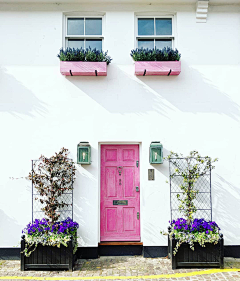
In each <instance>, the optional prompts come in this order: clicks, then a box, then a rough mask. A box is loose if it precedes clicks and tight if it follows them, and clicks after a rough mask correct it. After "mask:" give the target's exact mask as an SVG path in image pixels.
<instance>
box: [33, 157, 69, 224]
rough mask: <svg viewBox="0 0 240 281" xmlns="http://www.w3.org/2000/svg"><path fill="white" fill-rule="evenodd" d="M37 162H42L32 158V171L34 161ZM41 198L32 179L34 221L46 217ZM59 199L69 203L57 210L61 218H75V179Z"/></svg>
mask: <svg viewBox="0 0 240 281" xmlns="http://www.w3.org/2000/svg"><path fill="white" fill-rule="evenodd" d="M37 162H40V160H32V171H33V169H34V163H37ZM37 198H38V199H37ZM40 198H42V197H41V196H40V194H39V192H38V191H37V189H36V188H34V184H33V181H32V222H33V221H34V220H35V219H42V218H44V217H45V213H44V211H42V210H41V209H42V208H43V207H44V204H41V203H40V201H39V199H40ZM59 201H60V202H62V201H63V202H64V203H66V204H68V206H65V207H63V208H61V209H59V210H57V211H56V213H59V214H60V217H59V220H65V219H67V218H68V217H69V218H71V219H73V181H72V188H71V190H68V191H67V192H64V193H63V194H62V196H61V197H59Z"/></svg>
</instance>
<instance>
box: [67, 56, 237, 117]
mask: <svg viewBox="0 0 240 281" xmlns="http://www.w3.org/2000/svg"><path fill="white" fill-rule="evenodd" d="M132 71H134V69H133V68H132ZM66 79H68V80H69V81H70V82H71V83H73V84H74V85H75V86H76V87H78V88H79V89H81V90H82V91H83V92H85V93H86V95H88V96H89V97H91V98H92V99H93V100H95V101H96V102H97V103H98V104H100V105H101V106H103V107H104V108H105V109H106V110H108V111H109V112H112V113H122V114H124V113H138V114H143V113H146V112H147V111H156V112H158V113H159V114H161V115H164V116H166V117H167V116H168V114H169V110H174V107H175V108H177V109H179V110H180V111H183V112H192V113H198V112H203V113H204V112H206V113H218V114H225V115H227V116H229V117H231V118H233V119H235V120H236V119H237V117H239V116H240V107H239V106H238V104H236V103H235V102H234V101H232V100H231V99H230V98H229V97H228V96H227V94H226V93H224V92H222V91H220V90H219V89H218V88H217V87H216V86H214V85H212V84H211V81H209V80H207V79H206V78H205V77H204V76H203V75H202V74H201V73H200V72H199V71H197V70H195V69H193V68H190V67H189V66H188V65H187V64H185V63H184V62H182V72H181V74H180V75H179V76H169V77H168V76H157V77H156V76H145V77H141V76H138V77H136V76H133V75H131V76H130V75H127V74H126V73H125V72H124V71H122V70H121V69H120V68H119V67H118V66H116V65H114V64H113V65H110V66H108V76H107V77H80V76H78V77H69V76H68V77H67V78H66ZM172 106H174V107H172Z"/></svg>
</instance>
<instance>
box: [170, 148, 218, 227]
mask: <svg viewBox="0 0 240 281" xmlns="http://www.w3.org/2000/svg"><path fill="white" fill-rule="evenodd" d="M166 159H168V160H169V161H171V163H172V164H173V165H174V167H175V169H174V171H173V172H172V173H171V174H170V177H171V178H173V177H175V176H180V177H182V179H183V181H182V184H180V185H179V188H180V190H181V192H179V193H177V195H176V196H177V199H178V202H179V205H178V209H179V211H180V212H181V213H182V214H183V215H184V217H186V219H187V224H188V225H190V223H191V222H192V221H193V215H194V214H195V213H196V211H197V208H196V206H195V199H196V197H197V194H198V193H199V190H198V189H197V188H196V182H197V180H198V179H199V177H201V176H204V175H205V174H207V173H208V172H209V171H210V170H212V169H214V168H215V166H214V165H213V163H214V162H216V161H218V159H217V158H216V159H214V160H213V159H212V158H211V157H209V156H205V157H202V156H201V155H200V154H199V152H197V151H191V152H190V154H189V156H186V157H184V156H183V155H182V154H178V153H175V152H173V151H171V152H170V154H169V155H168V156H167V158H166ZM179 159H181V160H182V161H184V163H183V164H181V165H179V161H178V160H179Z"/></svg>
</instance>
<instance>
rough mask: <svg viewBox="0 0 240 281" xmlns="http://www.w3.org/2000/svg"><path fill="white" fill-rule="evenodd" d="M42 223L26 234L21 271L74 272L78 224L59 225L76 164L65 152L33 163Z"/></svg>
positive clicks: (34, 224)
mask: <svg viewBox="0 0 240 281" xmlns="http://www.w3.org/2000/svg"><path fill="white" fill-rule="evenodd" d="M29 179H31V180H32V182H33V186H34V188H35V189H36V190H37V192H38V197H37V198H35V199H36V200H38V201H39V202H40V203H41V205H42V208H41V211H42V212H44V214H45V217H46V218H43V219H41V220H40V219H36V220H35V221H34V222H32V223H29V224H28V225H27V226H26V228H25V229H24V230H23V234H24V235H23V236H22V240H21V270H26V269H47V268H51V269H68V270H70V271H72V270H73V264H74V254H75V252H76V250H77V246H78V243H77V228H78V227H79V226H78V223H76V222H74V221H73V220H72V219H70V218H67V219H65V220H61V221H59V218H60V211H64V208H65V207H68V206H69V205H71V204H69V203H66V202H64V201H63V199H62V196H63V195H64V194H65V193H68V192H70V191H71V190H72V188H73V182H74V179H75V167H74V163H73V162H72V161H71V160H70V159H69V158H68V150H67V149H65V148H62V149H61V150H60V151H59V153H55V155H54V156H52V157H51V158H46V157H45V156H43V155H42V156H41V157H40V158H39V161H38V162H34V164H33V170H32V171H31V173H29Z"/></svg>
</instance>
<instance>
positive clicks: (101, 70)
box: [57, 48, 112, 76]
mask: <svg viewBox="0 0 240 281" xmlns="http://www.w3.org/2000/svg"><path fill="white" fill-rule="evenodd" d="M57 56H58V58H59V59H60V72H61V74H62V75H66V76H106V75H107V65H109V64H110V63H111V61H112V58H111V57H110V56H109V55H108V52H103V51H100V50H96V49H91V48H88V49H86V50H84V49H82V48H81V49H74V48H73V49H72V48H67V49H66V50H63V49H60V52H59V54H58V55H57Z"/></svg>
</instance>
